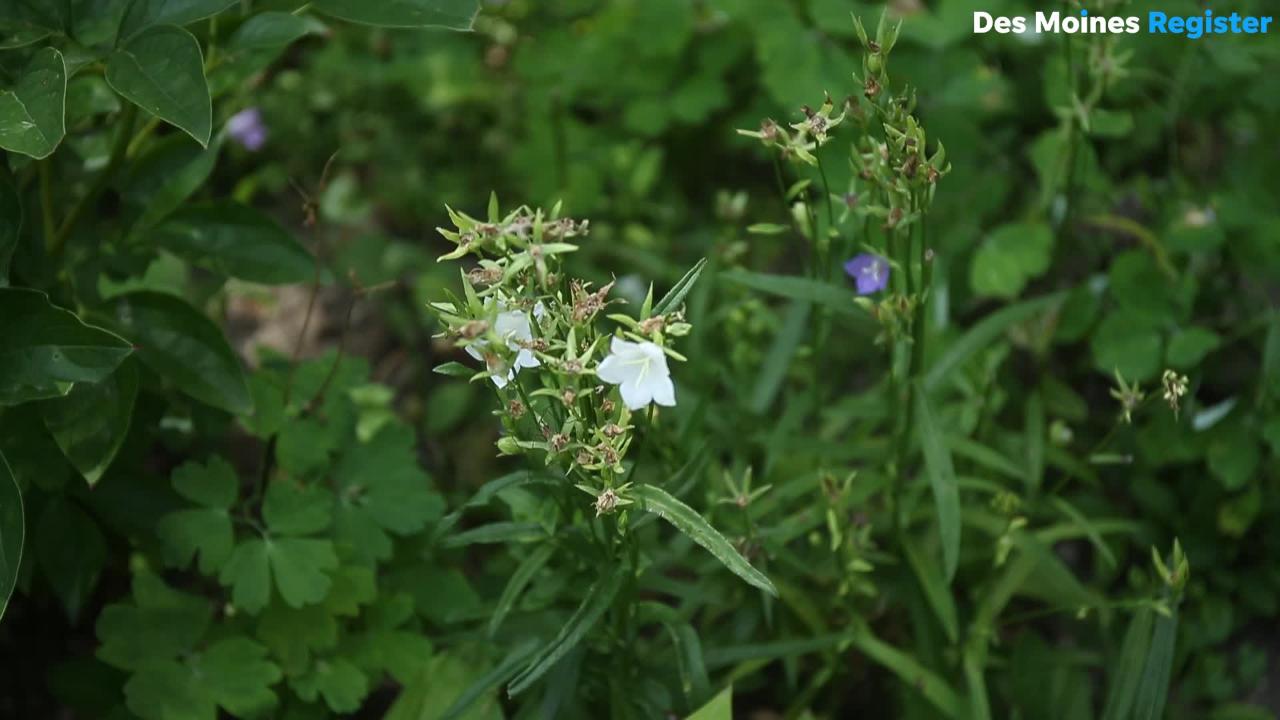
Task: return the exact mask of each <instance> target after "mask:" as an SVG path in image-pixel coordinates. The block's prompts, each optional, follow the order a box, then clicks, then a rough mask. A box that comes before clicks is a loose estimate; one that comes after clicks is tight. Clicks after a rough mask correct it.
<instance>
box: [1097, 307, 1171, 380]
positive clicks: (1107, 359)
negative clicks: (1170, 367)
mask: <svg viewBox="0 0 1280 720" xmlns="http://www.w3.org/2000/svg"><path fill="white" fill-rule="evenodd" d="M1090 349H1091V350H1092V351H1093V364H1094V367H1096V368H1097V369H1098V370H1099V371H1100V372H1102V373H1103V374H1105V375H1108V376H1112V377H1114V374H1115V373H1116V372H1117V371H1118V372H1119V373H1120V375H1121V376H1122V377H1123V378H1124V379H1125V380H1127V381H1129V382H1133V381H1135V380H1137V381H1148V380H1152V379H1154V378H1155V376H1156V375H1157V374H1158V373H1159V372H1160V361H1161V359H1162V358H1163V357H1164V341H1163V339H1162V338H1161V335H1160V328H1159V327H1158V326H1156V325H1154V324H1152V323H1151V322H1149V321H1148V320H1145V319H1143V318H1142V317H1141V316H1139V315H1136V314H1134V313H1133V312H1131V311H1127V310H1118V311H1116V312H1113V313H1108V314H1107V315H1106V316H1105V317H1104V318H1103V319H1102V322H1101V323H1099V325H1098V329H1097V330H1095V331H1094V333H1093V339H1092V340H1091V341H1090Z"/></svg>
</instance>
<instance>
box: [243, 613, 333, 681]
mask: <svg viewBox="0 0 1280 720" xmlns="http://www.w3.org/2000/svg"><path fill="white" fill-rule="evenodd" d="M255 634H256V636H257V637H258V639H259V640H261V641H262V642H263V643H266V645H267V647H269V648H271V653H272V655H274V656H275V657H276V659H278V660H279V661H280V664H281V665H282V666H283V667H284V670H285V672H287V673H289V674H290V675H298V674H300V673H301V672H302V671H303V670H305V669H306V668H307V665H308V664H309V663H310V661H311V656H312V654H313V653H314V652H316V651H318V650H328V649H330V648H333V647H334V646H336V645H337V644H338V622H337V620H335V619H334V617H333V615H331V614H329V611H328V610H327V609H326V608H325V607H324V606H323V605H307V606H306V607H301V608H291V607H288V606H285V605H280V604H278V603H272V605H271V606H270V607H268V608H267V609H266V610H264V611H263V612H262V614H261V615H259V616H258V624H257V630H256V632H255Z"/></svg>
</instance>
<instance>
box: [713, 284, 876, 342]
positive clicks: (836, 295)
mask: <svg viewBox="0 0 1280 720" xmlns="http://www.w3.org/2000/svg"><path fill="white" fill-rule="evenodd" d="M718 277H721V278H724V279H725V280H728V281H729V282H731V283H734V284H736V285H741V286H743V287H746V288H750V289H752V290H759V291H760V292H764V293H768V294H770V295H777V296H779V297H784V298H788V299H791V300H803V301H805V302H811V303H813V304H815V305H822V306H825V307H829V308H831V309H832V310H834V311H836V312H838V313H840V314H842V315H847V316H851V317H855V318H860V319H862V320H864V321H866V322H867V324H868V328H869V327H870V322H871V320H870V318H869V317H868V316H867V314H866V313H865V312H863V311H862V310H861V309H859V308H858V306H857V305H855V304H854V303H853V292H851V291H850V290H849V289H848V288H844V287H839V286H836V285H831V284H829V283H824V282H820V281H817V280H810V279H809V278H802V277H794V276H791V275H768V274H765V273H756V272H748V271H746V270H730V271H728V272H723V273H720V275H719V276H718Z"/></svg>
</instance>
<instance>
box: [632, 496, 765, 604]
mask: <svg viewBox="0 0 1280 720" xmlns="http://www.w3.org/2000/svg"><path fill="white" fill-rule="evenodd" d="M630 494H631V497H632V499H634V500H635V501H636V503H637V505H639V507H640V509H642V510H648V511H649V512H651V513H654V514H656V515H658V516H659V517H661V518H662V519H663V520H666V521H667V522H669V523H671V524H672V525H674V526H675V528H676V529H677V530H679V531H680V532H682V533H684V534H685V535H688V536H689V539H691V540H693V541H694V542H696V543H698V544H699V545H701V546H702V547H704V548H706V550H707V552H709V553H711V554H712V555H714V556H715V558H716V559H717V560H719V561H720V562H721V564H723V565H724V566H725V567H727V568H729V570H730V572H732V573H733V574H735V575H737V576H738V577H740V578H742V579H743V580H745V581H747V584H749V585H753V586H755V587H758V588H760V589H761V590H764V591H765V592H767V593H769V594H770V595H773V596H775V597H776V596H777V594H778V590H777V589H776V588H774V586H773V583H772V582H770V581H769V578H767V577H765V575H764V573H762V572H760V571H759V570H757V569H755V568H754V567H752V566H751V563H749V562H747V559H746V558H744V557H742V555H741V554H739V553H738V551H737V550H736V549H735V548H734V547H733V545H732V544H730V543H729V541H728V540H726V539H725V537H724V536H723V535H721V534H720V532H719V531H717V530H716V529H715V528H713V527H711V523H708V522H707V521H706V519H705V518H703V517H702V516H701V515H699V514H698V513H697V512H696V511H695V510H694V509H693V508H691V507H689V506H688V505H685V504H684V503H682V502H680V501H679V500H677V499H675V498H674V497H671V495H669V494H668V493H667V491H666V490H663V489H662V488H660V487H657V486H655V485H640V486H638V487H636V488H634V489H633V490H631V493H630Z"/></svg>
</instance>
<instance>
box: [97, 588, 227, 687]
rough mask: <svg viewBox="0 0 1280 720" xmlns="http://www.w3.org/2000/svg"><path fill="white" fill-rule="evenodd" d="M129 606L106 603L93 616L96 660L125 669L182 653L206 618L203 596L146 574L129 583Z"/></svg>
mask: <svg viewBox="0 0 1280 720" xmlns="http://www.w3.org/2000/svg"><path fill="white" fill-rule="evenodd" d="M133 595H134V602H133V603H118V604H115V605H108V606H107V607H106V608H105V609H104V610H103V611H102V614H100V615H99V616H98V622H97V627H96V629H97V633H98V640H99V641H100V642H101V643H102V644H101V645H100V646H99V647H98V658H99V659H101V660H102V661H103V662H105V663H107V664H108V665H113V666H115V667H118V668H122V669H125V670H134V669H138V668H140V667H142V666H143V665H145V664H146V663H147V661H149V660H153V659H155V658H168V657H174V656H177V655H178V654H180V653H184V652H188V651H191V650H193V649H194V648H195V647H196V644H197V643H198V642H199V641H200V639H201V638H202V637H204V633H205V629H206V628H207V627H208V625H209V620H210V618H211V616H212V613H211V610H210V606H209V603H208V601H207V600H205V599H204V598H200V597H196V596H193V595H187V594H186V593H181V592H178V591H177V590H174V589H172V588H170V587H168V586H167V585H165V584H164V582H163V581H161V580H160V579H159V578H158V577H156V576H155V575H152V574H150V573H140V574H138V575H135V576H134V579H133Z"/></svg>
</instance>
